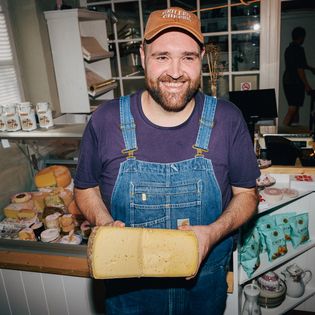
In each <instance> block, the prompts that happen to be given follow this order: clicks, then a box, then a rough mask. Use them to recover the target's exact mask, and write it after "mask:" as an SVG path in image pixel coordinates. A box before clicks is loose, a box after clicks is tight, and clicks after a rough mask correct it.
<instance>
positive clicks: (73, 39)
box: [45, 9, 117, 113]
mask: <svg viewBox="0 0 315 315" xmlns="http://www.w3.org/2000/svg"><path fill="white" fill-rule="evenodd" d="M45 18H46V20H47V25H48V31H49V38H50V45H51V50H52V56H53V63H54V69H55V75H56V81H57V88H58V94H59V99H60V110H61V112H62V113H90V112H91V110H92V108H91V103H90V98H89V96H88V86H87V82H86V76H85V70H86V69H88V70H92V71H93V72H95V73H96V74H97V75H99V76H101V77H102V78H104V80H108V79H111V78H112V75H111V69H110V61H109V59H108V58H104V59H98V60H95V61H92V62H87V61H85V60H84V58H83V54H82V47H81V36H93V37H95V38H96V39H97V41H98V42H99V43H100V45H101V46H102V47H103V48H104V49H106V50H107V49H108V43H107V31H106V18H107V16H106V14H104V13H100V12H95V11H89V10H86V9H71V10H56V11H46V12H45ZM115 87H117V84H116V83H114V84H112V85H111V86H109V87H108V91H107V92H105V93H104V94H102V95H100V96H98V97H97V100H102V99H111V98H113V91H112V89H113V88H115Z"/></svg>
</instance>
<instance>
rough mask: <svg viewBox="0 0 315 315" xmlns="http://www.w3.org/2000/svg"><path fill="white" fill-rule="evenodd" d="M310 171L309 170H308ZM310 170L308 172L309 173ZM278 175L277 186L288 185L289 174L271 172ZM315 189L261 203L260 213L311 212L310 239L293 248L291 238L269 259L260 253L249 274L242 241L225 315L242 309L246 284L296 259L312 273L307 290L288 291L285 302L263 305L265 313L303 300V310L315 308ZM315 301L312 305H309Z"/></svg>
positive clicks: (282, 310)
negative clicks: (242, 259) (282, 252)
mask: <svg viewBox="0 0 315 315" xmlns="http://www.w3.org/2000/svg"><path fill="white" fill-rule="evenodd" d="M306 172H307V171H306ZM308 174H309V173H308ZM271 175H272V176H273V177H275V178H276V184H275V185H276V187H278V188H284V187H289V182H290V175H289V174H271ZM314 204H315V192H310V191H306V190H299V196H298V197H296V198H292V199H291V198H288V197H284V198H283V199H282V200H281V201H278V202H277V203H274V204H271V205H268V204H263V203H261V204H260V206H259V209H258V214H257V216H259V217H261V216H265V215H277V214H281V213H289V212H295V213H296V214H302V213H308V216H309V223H308V229H309V236H310V239H309V241H307V242H305V243H303V244H301V245H299V246H297V247H296V248H293V246H292V245H291V243H290V242H287V248H288V251H287V253H286V254H285V255H283V256H280V257H278V258H276V259H274V260H273V261H270V260H269V259H268V256H267V253H266V252H263V253H261V254H260V266H259V267H258V268H257V270H256V271H255V272H254V273H253V274H252V275H251V276H250V277H249V276H248V275H247V274H246V273H245V271H244V269H243V267H242V266H241V264H240V257H239V256H240V249H241V248H240V245H238V249H237V250H235V252H234V254H233V271H234V290H233V294H229V296H228V303H227V309H226V312H225V315H232V314H233V315H235V314H241V309H242V306H243V303H244V296H243V288H244V286H245V285H246V284H248V283H251V282H253V281H255V280H257V279H258V277H259V276H261V275H262V274H264V273H266V272H268V271H274V272H276V273H277V274H278V275H281V272H282V271H284V270H285V269H286V267H287V266H289V265H291V264H293V263H296V264H297V265H299V266H300V267H301V268H302V269H304V270H310V271H311V272H312V274H313V277H312V279H311V281H310V282H309V283H308V284H307V285H306V287H305V293H304V294H303V295H302V296H301V297H299V298H291V297H289V296H287V295H286V297H285V299H284V301H283V302H282V304H280V305H279V306H278V307H275V308H269V309H268V308H264V307H261V310H262V314H263V315H264V314H277V315H280V314H285V313H286V312H288V311H290V310H292V309H295V308H297V307H298V308H299V305H301V304H302V303H303V302H305V301H306V300H309V301H307V304H305V305H306V306H305V307H303V306H302V309H303V310H306V311H314V301H315V299H314V295H315V264H314V261H315V213H314ZM310 305H313V307H310Z"/></svg>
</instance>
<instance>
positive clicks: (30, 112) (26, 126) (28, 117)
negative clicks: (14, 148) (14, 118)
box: [18, 102, 37, 131]
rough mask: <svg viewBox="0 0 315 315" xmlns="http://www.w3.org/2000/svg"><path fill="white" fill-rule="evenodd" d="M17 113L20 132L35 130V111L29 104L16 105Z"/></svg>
mask: <svg viewBox="0 0 315 315" xmlns="http://www.w3.org/2000/svg"><path fill="white" fill-rule="evenodd" d="M18 113H19V116H20V122H21V125H22V130H26V131H31V130H34V129H36V128H37V125H36V118H35V111H34V108H33V106H32V104H31V103H30V102H22V103H19V104H18Z"/></svg>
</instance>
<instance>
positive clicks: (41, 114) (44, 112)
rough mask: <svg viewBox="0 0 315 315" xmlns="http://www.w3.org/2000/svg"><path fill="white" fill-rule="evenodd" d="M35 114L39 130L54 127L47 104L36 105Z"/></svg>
mask: <svg viewBox="0 0 315 315" xmlns="http://www.w3.org/2000/svg"><path fill="white" fill-rule="evenodd" d="M36 112H37V116H38V120H39V126H40V127H41V128H50V127H52V126H53V125H54V121H53V117H52V111H51V107H50V104H49V103H48V102H39V103H37V104H36Z"/></svg>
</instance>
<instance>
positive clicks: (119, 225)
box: [104, 220, 126, 227]
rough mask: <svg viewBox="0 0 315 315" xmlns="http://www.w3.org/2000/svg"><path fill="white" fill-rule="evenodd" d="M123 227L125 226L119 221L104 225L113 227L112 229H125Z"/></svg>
mask: <svg viewBox="0 0 315 315" xmlns="http://www.w3.org/2000/svg"><path fill="white" fill-rule="evenodd" d="M125 225H126V224H125V223H124V222H122V221H120V220H116V221H112V222H109V223H107V224H104V226H114V227H125Z"/></svg>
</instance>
